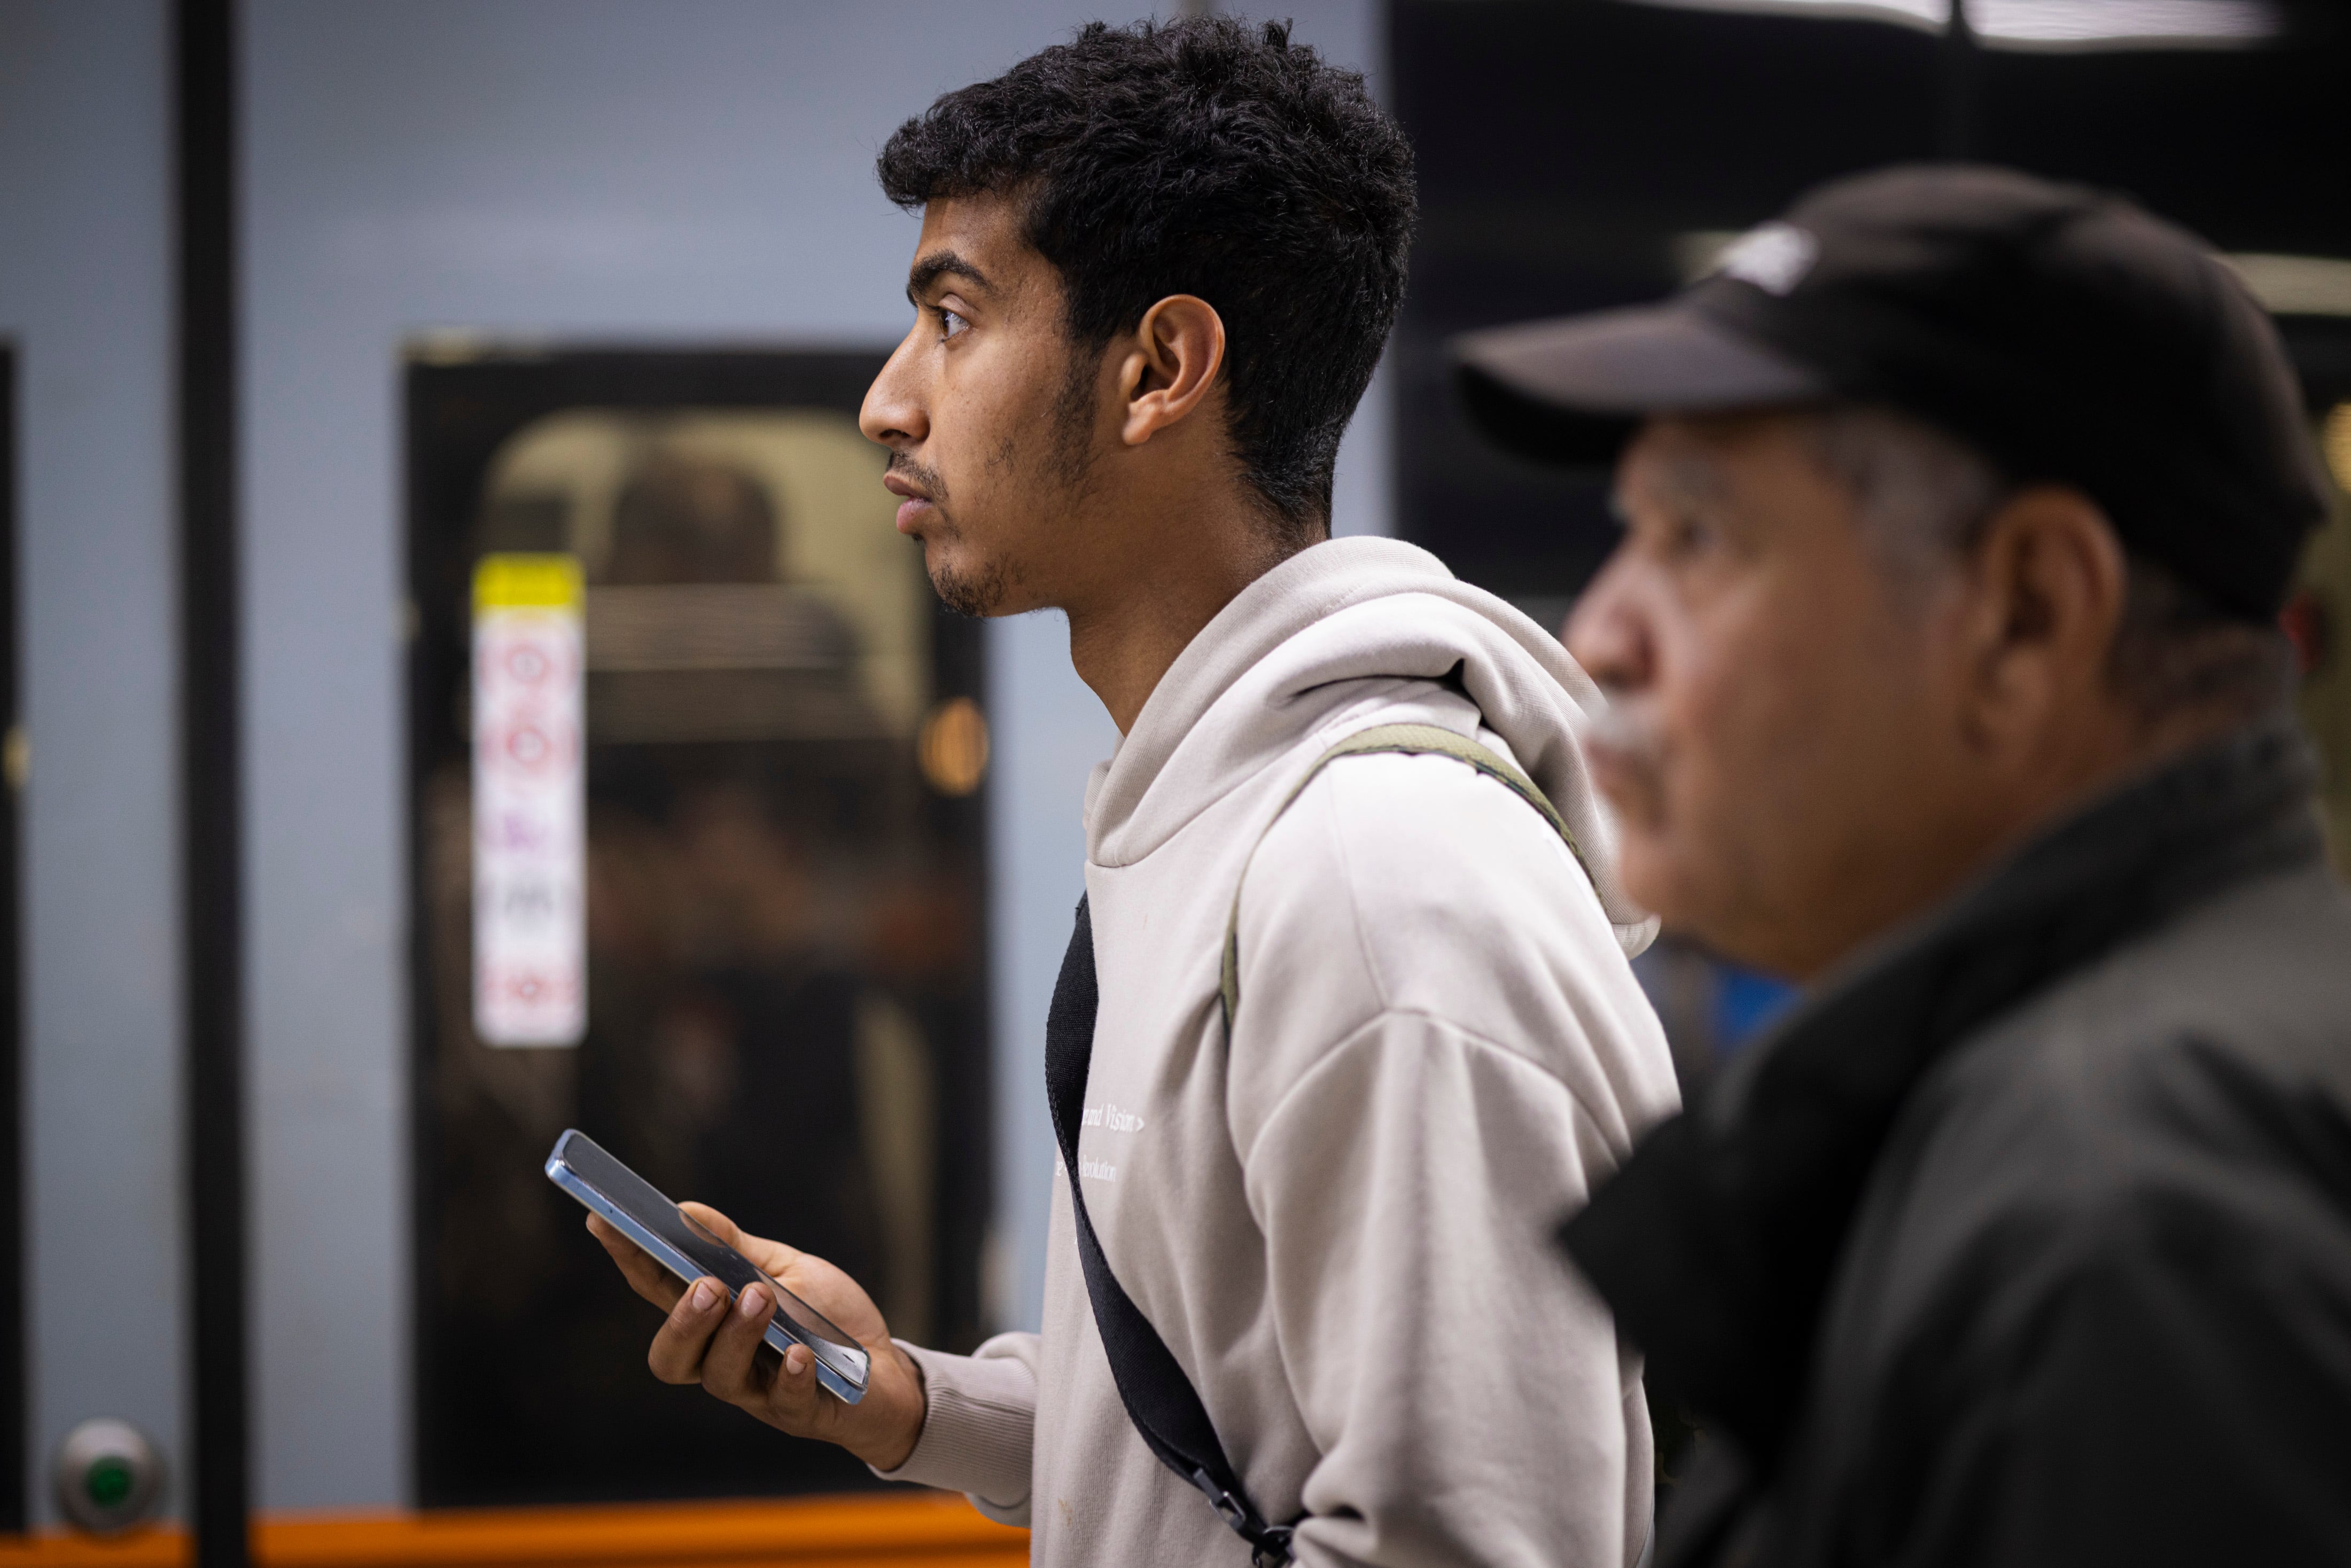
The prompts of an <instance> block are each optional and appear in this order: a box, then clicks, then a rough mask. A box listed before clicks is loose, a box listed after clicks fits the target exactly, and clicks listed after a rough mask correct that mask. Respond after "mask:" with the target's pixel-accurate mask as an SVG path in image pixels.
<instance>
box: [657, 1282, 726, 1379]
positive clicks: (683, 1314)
mask: <svg viewBox="0 0 2351 1568" xmlns="http://www.w3.org/2000/svg"><path fill="white" fill-rule="evenodd" d="M727 1311H728V1308H727V1301H726V1287H725V1286H724V1285H721V1284H720V1283H719V1282H718V1281H716V1280H696V1281H695V1282H694V1288H693V1289H692V1290H690V1291H685V1292H684V1293H683V1294H681V1295H680V1296H679V1297H678V1299H677V1305H676V1306H674V1307H672V1308H671V1309H670V1314H669V1320H668V1321H667V1322H664V1323H663V1324H662V1326H661V1331H660V1332H659V1333H656V1334H654V1335H653V1348H652V1349H650V1350H648V1351H646V1352H645V1364H646V1365H648V1366H650V1367H652V1368H653V1375H654V1376H655V1377H658V1378H660V1379H661V1380H662V1381H663V1382H664V1383H699V1382H701V1381H702V1379H703V1363H704V1361H705V1358H706V1356H707V1355H708V1353H709V1349H710V1337H711V1334H712V1333H714V1332H715V1331H716V1329H717V1328H718V1326H719V1325H720V1324H721V1323H723V1322H726V1317H727Z"/></svg>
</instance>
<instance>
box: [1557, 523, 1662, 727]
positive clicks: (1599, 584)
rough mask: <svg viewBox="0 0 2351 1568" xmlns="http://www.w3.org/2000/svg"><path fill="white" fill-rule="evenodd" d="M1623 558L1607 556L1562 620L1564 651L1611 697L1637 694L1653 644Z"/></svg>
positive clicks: (1646, 673)
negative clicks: (1611, 695) (1609, 692)
mask: <svg viewBox="0 0 2351 1568" xmlns="http://www.w3.org/2000/svg"><path fill="white" fill-rule="evenodd" d="M1624 562H1625V558H1624V552H1623V551H1622V550H1619V551H1618V552H1617V553H1616V554H1615V555H1613V556H1611V557H1610V558H1609V559H1608V560H1607V562H1606V563H1605V564H1604V565H1603V566H1602V567H1601V569H1600V574H1599V575H1598V576H1597V577H1594V578H1593V580H1592V583H1591V586H1590V587H1588V588H1586V589H1585V590H1584V591H1583V597H1581V598H1580V599H1578V600H1577V601H1575V609H1574V611H1573V613H1571V614H1570V615H1569V616H1568V618H1567V630H1566V631H1565V632H1564V633H1563V634H1562V637H1563V640H1564V641H1565V642H1566V643H1567V651H1568V653H1569V655H1570V656H1572V657H1573V659H1574V660H1575V662H1576V663H1577V664H1581V665H1583V673H1584V674H1587V675H1590V676H1591V677H1592V678H1593V680H1595V681H1597V682H1599V683H1600V685H1602V686H1603V687H1604V688H1606V689H1607V690H1609V691H1611V692H1618V691H1626V690H1638V689H1639V688H1640V687H1642V686H1645V685H1647V684H1648V682H1649V676H1650V674H1651V666H1652V664H1653V656H1652V643H1651V641H1650V637H1649V631H1648V626H1647V623H1646V619H1645V617H1644V615H1643V613H1642V609H1641V604H1640V597H1639V595H1638V594H1637V593H1636V592H1635V591H1634V585H1633V583H1632V581H1631V573H1630V572H1629V571H1628V570H1626V569H1625V563H1624Z"/></svg>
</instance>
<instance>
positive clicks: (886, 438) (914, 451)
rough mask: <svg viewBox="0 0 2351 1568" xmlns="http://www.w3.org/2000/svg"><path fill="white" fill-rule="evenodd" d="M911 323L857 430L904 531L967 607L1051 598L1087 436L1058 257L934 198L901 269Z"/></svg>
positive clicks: (999, 608) (1030, 604) (1018, 607)
mask: <svg viewBox="0 0 2351 1568" xmlns="http://www.w3.org/2000/svg"><path fill="white" fill-rule="evenodd" d="M906 294H907V298H909V299H910V300H912V301H913V303H914V328H913V329H912V330H910V331H909V332H908V333H907V334H906V337H905V340H904V342H902V343H900V344H899V345H898V349H897V351H896V352H895V353H893V355H891V357H890V362H889V363H888V364H887V365H886V366H884V367H883V371H882V374H881V375H880V376H879V377H877V378H876V379H875V381H874V382H873V386H872V390H871V391H869V392H867V393H866V395H865V407H864V410H863V413H862V415H861V417H860V419H859V422H858V423H859V425H860V427H861V428H862V430H863V431H864V433H865V434H866V436H867V437H868V438H869V439H871V440H873V441H877V442H879V443H881V444H883V445H884V446H887V447H888V448H889V449H890V469H889V475H888V476H887V478H886V479H885V480H884V483H885V484H886V485H888V486H889V488H890V490H891V491H892V493H893V494H894V495H896V496H897V497H899V504H898V531H899V532H901V533H903V534H906V535H908V536H910V537H912V538H915V539H918V540H920V541H921V543H922V546H923V560H924V564H925V567H927V568H928V570H929V571H930V575H931V581H932V583H933V585H934V586H935V587H936V588H937V590H938V591H939V597H940V598H941V599H942V600H944V601H946V603H947V605H948V606H949V607H950V608H952V609H955V610H957V611H960V612H963V613H965V614H967V615H1014V614H1019V613H1020V612H1023V611H1028V610H1035V609H1039V608H1041V607H1043V606H1045V605H1048V604H1050V603H1053V602H1055V595H1056V591H1057V580H1058V578H1059V577H1060V575H1061V570H1062V565H1063V563H1064V562H1066V561H1067V559H1069V557H1070V553H1071V549H1073V547H1075V546H1077V545H1079V544H1080V543H1081V540H1082V538H1083V530H1082V529H1081V528H1079V527H1078V526H1077V522H1078V512H1079V508H1080V506H1081V502H1082V501H1083V499H1084V497H1085V494H1086V481H1087V476H1088V474H1089V471H1090V468H1091V455H1092V444H1093V439H1094V434H1095V432H1094V419H1093V416H1094V412H1095V409H1094V396H1093V394H1094V392H1095V384H1094V382H1095V377H1094V373H1093V372H1094V371H1095V370H1096V369H1097V366H1096V365H1095V364H1094V363H1093V362H1092V361H1085V362H1083V363H1081V362H1080V361H1078V359H1077V358H1076V357H1075V355H1074V354H1073V350H1072V349H1071V345H1070V343H1069V342H1068V340H1067V339H1066V337H1065V336H1064V334H1063V330H1062V305H1061V279H1060V277H1059V275H1058V274H1057V273H1056V272H1055V271H1054V269H1053V267H1052V265H1051V264H1050V262H1048V261H1046V259H1045V258H1044V257H1043V256H1040V255H1039V254H1038V253H1037V252H1036V251H1035V250H1033V249H1031V248H1030V247H1029V244H1028V242H1027V241H1026V240H1025V239H1024V238H1023V237H1022V236H1021V234H1020V231H1019V214H1018V212H1017V210H1016V209H1015V208H1014V207H1013V206H1012V205H1011V204H1009V203H1007V202H1005V201H1002V200H1000V199H997V198H993V197H973V198H968V199H958V200H949V201H940V202H934V203H932V204H930V205H929V206H928V207H927V208H926V209H925V211H924V214H923V233H922V238H921V240H920V241H919V242H918V243H917V245H916V246H915V252H914V267H912V269H911V270H910V271H909V273H908V275H907V286H906Z"/></svg>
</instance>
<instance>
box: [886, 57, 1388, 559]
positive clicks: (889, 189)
mask: <svg viewBox="0 0 2351 1568" xmlns="http://www.w3.org/2000/svg"><path fill="white" fill-rule="evenodd" d="M878 172H879V173H880V175H881V179H882V189H883V192H885V193H887V194H888V195H889V197H890V199H891V200H892V201H893V202H895V203H897V204H899V205H900V206H902V207H905V208H908V209H914V208H919V207H922V206H924V205H925V204H928V203H930V202H933V201H936V200H940V199H942V198H948V197H956V196H972V195H981V194H990V195H1005V196H1010V197H1014V198H1016V199H1019V200H1020V201H1021V202H1023V203H1024V204H1025V206H1026V216H1025V229H1026V233H1027V236H1028V239H1029V244H1030V245H1032V246H1035V247H1036V249H1037V250H1038V252H1039V253H1040V255H1042V256H1044V257H1045V259H1046V260H1047V261H1049V262H1050V263H1052V265H1053V267H1055V269H1056V270H1058V271H1059V272H1060V274H1061V284H1062V288H1063V292H1064V295H1065V297H1066V301H1067V306H1066V308H1067V313H1068V322H1067V327H1068V331H1069V335H1070V338H1071V340H1072V341H1073V342H1075V343H1077V344H1079V345H1081V346H1082V347H1085V348H1088V349H1092V350H1099V349H1100V348H1101V347H1102V345H1104V344H1106V343H1108V342H1109V341H1110V340H1112V339H1113V338H1114V337H1116V336H1118V335H1119V334H1120V333H1122V332H1126V331H1131V330H1133V329H1134V326H1135V325H1136V323H1138V322H1139V321H1141V320H1142V319H1143V315H1144V311H1146V310H1148V309H1149V308H1151V307H1152V305H1154V304H1155V303H1156V302H1157V301H1158V300H1160V299H1163V298H1166V297H1167V296H1168V295H1171V294H1195V295H1197V296H1199V297H1200V298H1203V299H1205V300H1207V302H1208V303H1209V304H1211V305H1213V306H1215V307H1216V308H1217V314H1218V315H1220V316H1222V317H1223V318H1224V322H1225V369H1224V375H1225V378H1226V384H1227V390H1228V404H1229V408H1230V411H1231V412H1230V421H1231V436H1232V441H1233V445H1234V448H1235V450H1236V453H1237V455H1238V457H1239V459H1240V462H1241V464H1242V466H1243V469H1244V471H1245V473H1246V475H1247V476H1248V479H1249V483H1250V485H1251V486H1254V487H1255V489H1256V490H1257V491H1258V492H1259V494H1260V495H1261V496H1263V497H1265V499H1266V501H1267V502H1268V503H1269V504H1270V506H1271V507H1272V508H1273V510H1274V511H1275V512H1276V513H1277V514H1278V515H1279V516H1280V518H1281V519H1282V520H1283V522H1284V524H1285V525H1286V526H1287V527H1288V528H1291V529H1293V530H1295V531H1296V532H1297V533H1299V534H1300V535H1301V536H1310V537H1311V533H1312V532H1314V531H1316V530H1317V529H1319V528H1320V527H1321V526H1322V524H1324V523H1326V522H1327V521H1328V519H1329V517H1330V512H1331V476H1332V467H1333V465H1335V464H1336V462H1337V459H1338V454H1339V437H1340V435H1341V434H1343V432H1344V431H1345V429H1346V426H1347V420H1348V418H1349V416H1350V415H1352V414H1353V413H1354V411H1355V404H1356V403H1357V402H1359V401H1360V400H1361V399H1362V397H1363V395H1364V387H1365V386H1366V385H1368V384H1369V383H1370V382H1371V378H1372V371H1373V368H1374V366H1375V365H1376V364H1377V363H1378V361H1379V357H1380V349H1381V346H1382V344H1384V342H1385V341H1386V340H1387V335H1388V329H1389V328H1390V327H1391V326H1393V325H1394V324H1395V316H1396V310H1397V308H1398V307H1399V306H1400V305H1402V303H1403V302H1404V280H1405V260H1406V256H1407V253H1408V252H1409V250H1410V248H1411V245H1412V232H1413V221H1414V216H1415V209H1416V198H1415V194H1414V185H1413V161H1412V148H1411V146H1410V144H1409V143H1407V142H1406V141H1405V137H1404V133H1403V131H1400V130H1398V129H1397V127H1396V125H1395V121H1394V120H1390V119H1389V118H1388V117H1387V116H1386V115H1385V114H1384V113H1383V112H1382V111H1381V110H1380V108H1379V106H1378V105H1377V104H1375V103H1374V102H1373V101H1372V98H1371V94H1370V92H1369V91H1368V90H1366V89H1365V88H1364V78H1363V77H1362V76H1361V75H1360V74H1358V73H1356V72H1353V71H1345V70H1340V69H1338V68H1335V67H1332V66H1329V65H1326V64H1324V63H1323V62H1322V59H1321V58H1319V57H1317V56H1316V55H1315V53H1314V51H1313V50H1312V49H1311V48H1310V47H1306V46H1305V45H1302V44H1292V43H1291V42H1290V27H1289V25H1288V24H1286V23H1280V22H1268V23H1265V24H1264V25H1263V26H1249V25H1248V24H1246V23H1243V22H1240V21H1238V20H1236V19H1235V18H1233V17H1230V16H1197V17H1186V18H1185V19H1183V20H1181V21H1175V22H1148V21H1146V22H1139V23H1136V24H1135V25H1134V26H1131V27H1112V26H1106V25H1104V24H1102V23H1100V22H1094V23H1090V24H1089V25H1087V26H1086V27H1085V28H1084V29H1083V30H1081V32H1080V33H1079V34H1078V35H1077V37H1075V38H1074V39H1072V40H1071V42H1069V43H1067V44H1059V45H1055V46H1054V47H1050V48H1048V49H1044V50H1040V52H1039V53H1037V54H1034V55H1031V56H1029V57H1028V58H1027V59H1025V60H1022V61H1021V62H1020V63H1019V65H1016V66H1014V67H1013V68H1011V69H1010V70H1008V71H1007V72H1005V73H1004V74H1003V75H1002V76H1000V77H998V78H996V79H995V80H993V81H984V82H978V83H976V84H974V85H973V86H970V87H967V88H963V89H959V90H957V91H955V92H951V93H948V94H947V95H946V97H944V98H942V99H939V100H938V101H937V102H936V103H935V104H933V105H932V106H931V108H930V110H929V111H928V112H927V113H925V114H923V115H921V116H920V117H918V118H916V119H914V120H908V121H906V123H905V124H904V125H902V126H900V127H899V128H898V131H897V132H896V133H895V134H894V135H893V136H892V137H891V138H890V141H889V142H888V144H887V145H885V146H884V147H883V149H882V156H881V158H880V160H879V161H878Z"/></svg>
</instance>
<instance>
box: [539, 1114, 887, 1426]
mask: <svg viewBox="0 0 2351 1568" xmlns="http://www.w3.org/2000/svg"><path fill="white" fill-rule="evenodd" d="M546 1169H547V1179H548V1180H549V1181H551V1182H553V1183H554V1184H555V1185H556V1186H559V1187H560V1188H562V1189H563V1190H564V1191H565V1192H568V1193H569V1194H570V1195H571V1196H572V1197H574V1198H576V1199H578V1200H579V1202H580V1206H581V1207H584V1208H586V1209H587V1210H589V1212H590V1213H592V1214H595V1215H598V1216H601V1218H603V1219H604V1221H605V1222H606V1223H607V1224H609V1225H611V1227H612V1228H615V1229H617V1230H618V1231H620V1233H621V1234H622V1235H623V1236H625V1237H627V1238H628V1239H630V1240H632V1241H633V1242H635V1243H636V1244H637V1246H638V1247H639V1248H640V1249H642V1250H643V1252H644V1254H645V1256H646V1257H648V1258H651V1259H652V1260H653V1261H654V1262H656V1263H658V1264H660V1265H661V1266H662V1267H663V1268H664V1269H666V1270H669V1271H670V1272H671V1273H673V1274H674V1275H676V1276H677V1277H678V1279H679V1281H682V1282H684V1283H685V1284H689V1285H690V1284H692V1283H693V1282H694V1281H696V1280H698V1279H700V1278H701V1277H702V1274H701V1271H700V1270H697V1269H695V1266H694V1260H692V1259H691V1258H688V1257H686V1256H685V1254H684V1253H683V1252H680V1251H679V1250H678V1249H676V1248H674V1247H672V1246H671V1245H670V1244H669V1243H668V1242H666V1241H664V1240H663V1239H661V1238H660V1237H658V1236H656V1235H654V1234H653V1232H652V1231H650V1230H648V1229H646V1228H644V1227H643V1226H642V1225H640V1224H638V1223H637V1221H636V1220H635V1219H634V1218H632V1217H631V1216H630V1215H629V1214H628V1213H627V1212H626V1211H624V1210H623V1209H622V1208H621V1207H620V1206H619V1205H617V1204H615V1203H613V1202H612V1200H611V1199H610V1198H608V1197H605V1196H604V1195H603V1194H602V1193H601V1192H598V1191H597V1190H596V1189H595V1188H594V1187H592V1186H589V1185H588V1183H587V1182H586V1180H584V1179H583V1178H582V1177H581V1176H580V1173H579V1172H577V1171H575V1170H573V1169H572V1168H571V1167H570V1166H569V1165H568V1164H566V1163H565V1161H564V1159H563V1157H562V1156H561V1155H549V1156H548V1161H547V1166H546ZM721 1288H722V1289H723V1288H724V1286H723V1285H722V1287H721ZM764 1337H765V1338H766V1340H767V1342H768V1343H769V1344H771V1345H773V1346H774V1347H775V1349H776V1354H778V1355H781V1354H784V1352H786V1351H788V1350H789V1349H790V1348H791V1347H792V1346H793V1345H795V1344H803V1345H808V1353H809V1359H810V1361H811V1362H812V1363H814V1364H815V1366H816V1380H817V1382H819V1383H820V1384H822V1385H824V1388H825V1390H826V1392H828V1393H830V1394H831V1396H833V1397H834V1398H836V1399H838V1400H840V1401H841V1403H842V1404H843V1405H854V1404H856V1403H857V1402H858V1401H859V1400H861V1399H862V1398H864V1397H865V1390H863V1389H862V1388H860V1387H858V1386H857V1385H855V1384H853V1383H852V1382H850V1381H849V1380H848V1379H847V1378H845V1377H843V1376H841V1375H840V1374H839V1373H837V1372H835V1371H833V1369H832V1368H831V1367H830V1366H827V1365H826V1364H824V1357H822V1356H821V1355H819V1354H817V1351H816V1346H814V1345H811V1344H808V1342H807V1341H806V1340H803V1339H802V1338H800V1336H799V1335H798V1334H796V1333H793V1332H792V1330H791V1325H790V1324H789V1323H787V1322H785V1321H784V1314H783V1312H782V1311H781V1310H780V1309H778V1312H777V1313H776V1315H775V1316H774V1317H772V1318H769V1319H768V1332H767V1333H766V1335H765V1336H764Z"/></svg>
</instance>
